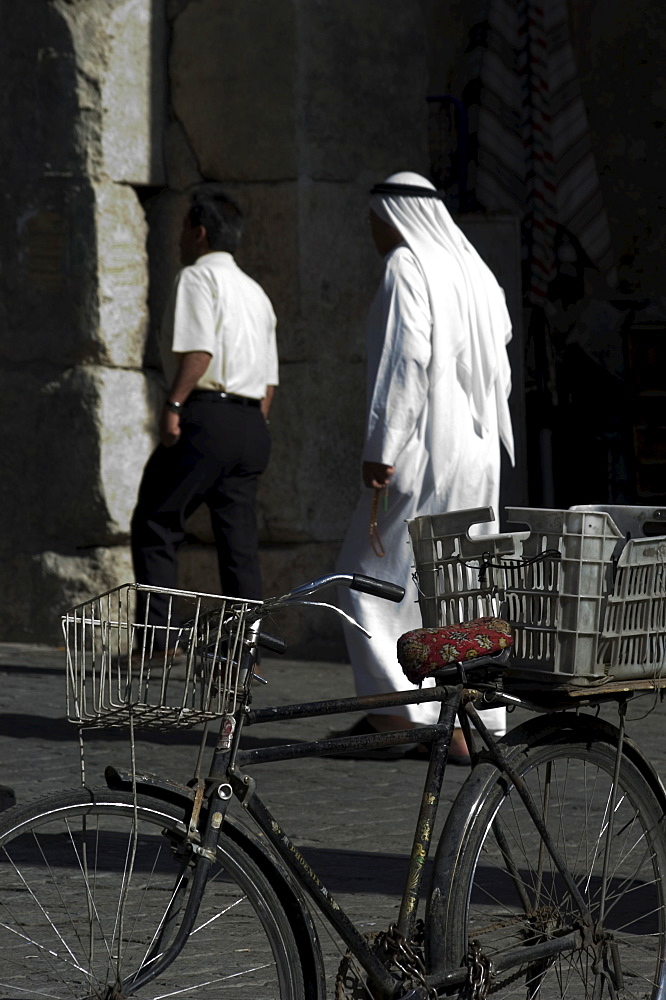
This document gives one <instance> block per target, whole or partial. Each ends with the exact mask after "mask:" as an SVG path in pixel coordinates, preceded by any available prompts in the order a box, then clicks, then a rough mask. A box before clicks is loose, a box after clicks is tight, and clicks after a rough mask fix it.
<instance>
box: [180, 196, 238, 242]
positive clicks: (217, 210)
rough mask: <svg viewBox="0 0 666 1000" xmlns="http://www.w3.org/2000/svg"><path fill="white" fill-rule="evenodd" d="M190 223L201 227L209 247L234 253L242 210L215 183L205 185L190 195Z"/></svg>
mask: <svg viewBox="0 0 666 1000" xmlns="http://www.w3.org/2000/svg"><path fill="white" fill-rule="evenodd" d="M190 224H191V225H192V226H204V227H205V230H206V236H207V237H208V245H209V247H210V248H211V250H226V251H227V253H235V252H236V250H237V249H238V244H239V243H240V238H241V232H242V231H243V213H242V212H241V210H240V208H239V207H238V205H237V204H236V202H235V201H234V200H233V199H232V198H230V197H229V195H227V194H225V193H224V191H223V190H222V188H221V187H220V186H219V185H218V184H205V185H202V186H201V187H200V188H196V189H195V190H194V191H193V192H192V194H191V204H190Z"/></svg>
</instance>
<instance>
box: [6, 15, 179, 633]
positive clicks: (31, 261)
mask: <svg viewBox="0 0 666 1000" xmlns="http://www.w3.org/2000/svg"><path fill="white" fill-rule="evenodd" d="M1 16H2V20H3V22H5V23H3V24H2V45H3V49H4V51H3V53H2V56H3V60H4V65H5V67H6V70H8V71H9V74H10V75H11V79H12V83H13V86H12V88H11V89H9V90H8V89H7V88H5V89H4V91H3V95H2V102H3V103H2V108H1V110H0V128H1V130H2V141H1V142H0V146H1V148H2V154H1V155H2V161H3V162H2V166H3V171H2V172H3V178H4V198H3V201H2V208H1V209H0V211H2V222H3V232H4V233H5V234H6V238H5V239H4V240H3V245H2V250H1V251H0V252H1V253H2V269H1V276H0V281H1V282H2V295H1V301H2V303H3V305H2V320H3V324H2V332H3V336H2V340H1V341H0V352H1V355H2V364H1V365H0V397H1V398H2V400H3V417H4V419H3V421H2V436H3V442H2V453H3V456H4V459H5V462H4V465H5V474H4V475H3V477H2V485H1V486H0V490H1V494H0V503H1V509H2V523H3V527H4V531H3V533H2V537H1V540H0V570H1V572H2V578H3V581H4V582H5V593H6V595H7V600H6V602H5V607H4V609H3V610H4V613H3V616H2V626H1V629H2V633H1V634H2V637H3V638H17V639H39V640H53V639H55V638H57V635H58V617H59V614H60V612H61V611H62V610H63V609H64V608H65V607H67V606H68V605H70V604H72V603H74V602H76V601H80V600H83V599H85V598H87V597H89V596H91V595H92V594H93V593H95V592H98V591H102V590H104V589H105V588H107V587H111V586H114V585H115V584H117V583H119V582H121V581H122V580H124V579H128V578H130V577H131V566H130V560H129V555H128V550H127V535H128V520H129V516H130V513H131V510H132V507H133V503H134V497H135V493H136V485H137V481H138V477H139V475H140V472H141V468H142V466H143V463H144V462H145V459H146V457H147V455H148V454H149V451H150V448H151V446H152V442H153V411H154V409H155V406H156V405H157V394H156V390H155V387H154V383H153V380H151V379H150V378H146V375H145V373H144V371H143V353H144V342H145V338H146V330H147V325H148V324H147V319H148V313H147V290H148V271H147V257H146V232H147V228H146V220H145V215H144V212H143V209H142V206H141V201H140V198H139V196H138V193H137V190H140V189H141V186H144V185H159V184H163V183H164V169H163V157H162V134H163V131H164V121H165V110H166V89H165V82H166V66H165V59H164V53H165V46H166V19H165V18H164V16H163V15H162V16H161V17H160V16H159V7H158V8H157V10H155V8H154V5H153V6H151V4H149V3H146V2H145V0H124V2H109V0H100V2H90V3H66V2H62V3H58V2H55V3H49V4H44V3H37V2H30V3H27V4H25V5H21V6H19V7H16V8H13V9H12V10H11V12H10V10H9V7H8V5H6V4H5V5H3V6H2V12H1ZM156 52H157V56H158V58H157V59H156V58H155V54H156ZM137 186H138V187H137Z"/></svg>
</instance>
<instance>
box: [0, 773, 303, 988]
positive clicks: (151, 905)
mask: <svg viewBox="0 0 666 1000" xmlns="http://www.w3.org/2000/svg"><path fill="white" fill-rule="evenodd" d="M184 833H185V827H184V824H183V822H182V814H180V813H179V811H178V809H177V807H176V806H172V805H170V804H166V803H163V802H160V801H156V800H154V799H148V798H142V797H139V798H138V800H137V803H136V805H135V803H134V801H133V799H132V796H131V795H127V794H124V793H122V792H109V791H106V790H99V791H95V792H94V793H93V792H92V791H91V790H90V789H79V790H77V791H75V792H72V793H65V794H60V795H56V796H53V797H51V798H49V799H46V800H45V801H43V802H40V803H37V804H35V805H33V806H26V807H22V808H16V809H13V810H11V811H10V812H8V813H6V814H5V815H4V816H3V817H2V822H1V823H0V997H3V998H4V997H11V998H16V997H22V998H24V1000H32V998H44V997H49V1000H56V998H58V1000H59V998H63V1000H64V998H67V1000H73V998H80V1000H84V998H85V1000H92V998H99V1000H111V998H113V1000H123V998H125V997H130V996H131V997H138V998H141V1000H149V998H153V1000H157V998H164V997H173V996H183V995H184V996H187V997H192V998H193V1000H194V998H196V1000H213V998H215V1000H219V998H220V997H222V996H227V995H233V997H234V998H236V997H238V998H239V1000H243V998H247V1000H257V998H260V1000H261V998H265V1000H275V998H280V1000H301V998H302V997H303V984H302V976H301V972H300V962H299V957H298V950H297V947H296V944H295V941H294V937H293V933H292V931H291V929H290V927H289V922H288V920H287V918H286V916H285V913H284V911H283V910H282V907H281V905H280V903H279V900H278V898H277V896H276V894H275V892H274V891H273V889H272V887H271V886H270V884H269V883H268V881H267V880H266V878H265V877H264V876H263V875H262V873H261V872H260V870H259V869H258V867H257V866H256V865H255V864H254V862H253V861H252V860H251V859H250V858H249V857H247V855H246V854H245V853H244V852H243V850H242V848H241V847H240V846H239V845H238V844H236V843H235V841H234V840H233V839H231V838H230V837H229V836H227V835H226V834H224V832H223V833H222V835H221V838H220V845H219V848H218V852H217V864H216V866H215V868H214V870H213V874H212V875H211V878H210V880H209V882H208V883H207V886H206V891H205V894H204V897H203V900H202V903H201V907H200V910H199V913H198V916H197V920H196V923H195V926H194V928H193V930H192V932H191V934H190V936H189V938H188V940H187V943H186V945H185V947H184V948H183V950H182V951H181V952H180V954H179V955H178V957H177V958H176V960H175V961H174V962H173V963H172V964H171V965H170V966H169V967H168V968H167V969H166V970H165V971H163V972H162V973H160V974H159V975H158V976H157V977H156V978H155V979H154V980H152V981H150V982H149V983H147V984H146V985H145V986H143V987H142V988H141V989H139V991H138V992H135V991H134V990H133V989H132V988H131V986H130V985H128V984H129V982H130V981H131V978H132V976H133V975H134V974H136V973H137V972H138V971H139V970H145V969H148V968H150V964H151V962H154V961H155V960H156V958H157V957H158V956H159V955H160V954H161V953H162V952H163V951H164V949H165V948H166V947H167V946H168V944H169V942H170V941H172V940H173V938H174V935H175V934H176V932H177V930H178V927H179V924H180V920H181V918H182V914H183V910H184V906H185V902H186V900H187V894H188V886H189V883H190V879H191V873H192V868H191V863H192V862H191V857H190V856H188V854H187V853H186V852H184V851H183V850H182V844H183V835H184Z"/></svg>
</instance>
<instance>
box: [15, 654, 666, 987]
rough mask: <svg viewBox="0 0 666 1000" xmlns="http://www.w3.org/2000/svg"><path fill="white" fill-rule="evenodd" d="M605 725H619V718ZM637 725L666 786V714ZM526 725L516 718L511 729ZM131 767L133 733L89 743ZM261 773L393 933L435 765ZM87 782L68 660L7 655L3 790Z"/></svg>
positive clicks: (158, 758) (281, 697)
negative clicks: (428, 773) (68, 713)
mask: <svg viewBox="0 0 666 1000" xmlns="http://www.w3.org/2000/svg"><path fill="white" fill-rule="evenodd" d="M262 670H263V673H264V674H265V676H266V677H267V678H268V680H269V685H268V686H267V687H265V688H261V689H259V690H258V693H257V696H256V699H255V705H257V706H259V705H270V704H283V703H288V702H291V701H309V700H316V699H320V698H333V697H338V696H346V695H349V694H352V693H353V689H352V680H351V671H350V669H349V667H347V666H344V665H340V664H323V663H305V662H295V661H289V660H281V659H272V658H271V659H265V660H264V662H263V667H262ZM653 707H654V708H655V710H654V711H651V709H653ZM605 714H607V715H608V716H609V717H611V715H612V711H611V710H610V709H606V710H605ZM628 714H629V720H630V721H629V735H630V736H632V737H633V738H634V739H635V740H636V741H637V742H638V743H639V745H640V746H641V747H642V748H643V750H644V751H645V752H646V753H647V755H648V757H650V759H651V760H652V762H653V764H654V765H655V767H656V768H657V770H658V771H659V773H660V774H661V775H662V776H665V775H666V741H664V739H663V734H662V730H663V725H664V721H663V720H664V712H663V709H662V708H661V706H660V705H658V704H657V705H656V706H655V704H654V698H653V696H649V697H643V698H640V699H637V700H636V701H635V702H634V703H633V704H631V705H630V708H629V713H628ZM522 717H524V715H522V716H521V714H520V713H519V712H516V713H515V714H514V715H513V716H511V717H510V718H511V723H512V724H513V723H514V722H515V723H517V722H519V721H520V720H521V718H522ZM354 718H355V716H334V717H329V718H319V719H303V720H295V721H292V722H284V723H271V724H268V725H265V726H261V727H256V728H253V729H251V730H248V731H247V737H246V740H245V745H246V746H248V747H250V746H257V745H260V744H263V743H272V742H294V741H298V740H307V739H317V738H322V737H324V736H325V735H326V734H327V732H328V730H329V729H330V728H333V727H335V728H338V727H341V726H344V725H346V724H348V723H349V722H351V721H353V719H354ZM197 747H198V737H197V735H196V734H195V733H183V732H179V733H175V734H173V735H172V734H168V735H165V734H154V735H153V736H151V737H150V738H149V739H143V740H142V741H141V743H140V745H139V747H138V754H137V758H138V763H139V766H140V767H142V768H144V769H147V770H152V771H154V772H156V773H161V774H167V775H169V776H171V777H173V778H175V779H177V780H181V781H186V780H188V778H189V777H190V775H191V769H192V767H193V764H194V758H195V755H196V751H197ZM128 762H129V753H128V747H127V743H126V738H125V736H124V735H123V734H122V733H120V732H115V731H110V732H107V733H96V734H92V735H90V736H89V737H88V738H87V741H86V769H87V770H86V776H87V781H88V782H89V783H90V784H102V783H103V771H104V767H105V766H106V765H107V764H108V763H113V764H116V765H120V766H126V765H127V764H128ZM252 773H253V774H254V776H255V777H256V778H257V782H258V789H259V792H260V794H261V795H262V798H263V799H264V801H265V802H266V804H267V805H268V806H269V808H270V809H271V810H272V811H273V813H274V815H275V816H276V818H277V819H278V820H279V821H280V822H281V823H282V825H283V827H284V828H285V830H286V832H287V833H288V834H289V835H290V836H291V837H292V839H293V840H294V841H295V843H296V844H297V845H298V846H299V847H302V848H303V852H304V854H305V855H306V857H307V859H308V860H309V862H310V863H311V864H312V866H313V867H314V868H315V869H316V871H317V872H318V873H319V875H320V877H321V878H322V880H323V881H324V883H325V884H326V885H327V886H328V887H329V889H330V890H331V891H332V892H333V894H334V895H335V896H336V897H337V898H338V900H339V901H340V903H341V904H342V906H343V907H344V908H345V909H346V910H347V911H348V913H349V915H350V916H351V917H352V919H353V920H354V921H355V922H356V923H357V924H358V926H359V927H360V928H361V930H362V931H364V932H366V931H373V930H380V929H383V928H385V927H386V926H387V925H388V924H389V923H390V922H391V921H392V920H393V919H394V918H395V917H396V916H397V910H398V905H399V898H400V894H401V891H402V884H403V879H404V875H405V871H406V863H407V855H408V853H409V849H410V846H411V840H412V835H413V825H414V820H415V817H416V811H417V808H418V803H419V798H420V792H421V782H422V779H423V777H424V776H425V765H424V764H423V763H422V762H420V761H411V760H406V761H405V760H403V761H362V760H349V759H344V760H333V759H310V760H301V761H293V762H287V763H278V764H264V765H261V766H259V767H255V768H253V771H252ZM465 776H466V769H464V768H459V767H454V768H450V769H449V771H448V772H447V775H446V779H445V786H444V793H443V798H442V803H441V809H440V817H439V822H440V823H441V821H442V819H443V818H444V816H445V814H446V811H447V809H448V807H449V806H450V803H451V801H452V800H453V798H454V797H455V794H456V792H457V790H458V788H459V787H460V785H461V784H462V782H463V781H464V779H465ZM79 781H80V764H79V751H78V741H77V733H76V729H75V728H74V727H73V726H72V725H70V724H69V723H68V722H67V721H66V719H65V701H64V654H63V652H62V651H58V650H53V649H47V648H44V647H31V646H25V645H22V646H18V645H8V644H4V645H3V644H0V784H5V785H10V786H11V787H13V788H14V790H15V792H16V797H17V800H18V802H19V803H25V802H27V801H29V800H31V799H34V798H38V797H40V796H44V795H47V794H50V793H51V792H53V791H57V790H58V789H61V788H70V787H73V786H75V785H76V784H77V783H78V782H79ZM319 931H320V937H321V940H322V946H323V949H324V952H325V955H326V961H327V973H328V979H329V984H331V983H332V981H333V978H334V976H335V971H336V969H337V965H338V963H339V960H340V955H339V950H338V944H337V942H335V941H334V940H333V939H332V938H331V937H330V936H329V933H328V931H327V930H326V929H325V928H324V927H322V926H321V925H320V928H319ZM330 992H332V991H331V990H330Z"/></svg>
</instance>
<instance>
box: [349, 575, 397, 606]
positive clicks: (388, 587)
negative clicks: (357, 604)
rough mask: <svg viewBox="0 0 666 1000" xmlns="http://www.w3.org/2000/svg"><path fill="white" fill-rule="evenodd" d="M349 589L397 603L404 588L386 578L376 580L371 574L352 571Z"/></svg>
mask: <svg viewBox="0 0 666 1000" xmlns="http://www.w3.org/2000/svg"><path fill="white" fill-rule="evenodd" d="M349 586H350V589H351V590H360V591H361V592H362V593H363V594H372V595H373V597H382V598H383V599H384V600H385V601H394V602H395V603H396V604H399V603H400V601H401V600H402V599H403V597H404V596H405V588H404V587H399V586H398V585H397V584H396V583H389V582H388V580H376V579H375V577H373V576H363V575H362V574H361V573H354V575H353V577H352V582H351V583H350V585H349Z"/></svg>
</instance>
